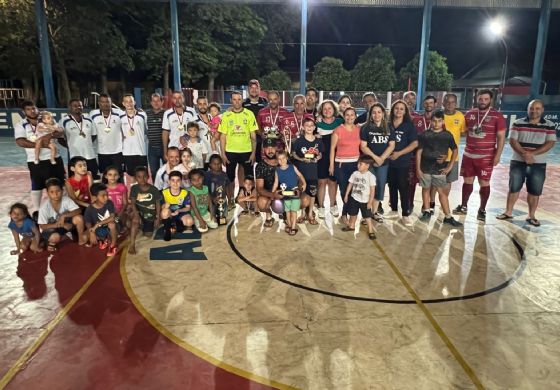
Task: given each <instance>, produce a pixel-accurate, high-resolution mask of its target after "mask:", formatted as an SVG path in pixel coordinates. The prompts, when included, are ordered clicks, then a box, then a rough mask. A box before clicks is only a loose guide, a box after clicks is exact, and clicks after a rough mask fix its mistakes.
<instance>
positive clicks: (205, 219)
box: [189, 169, 218, 233]
mask: <svg viewBox="0 0 560 390" xmlns="http://www.w3.org/2000/svg"><path fill="white" fill-rule="evenodd" d="M189 180H190V181H191V184H192V186H191V189H190V193H191V194H192V195H193V196H192V198H191V202H192V210H191V213H193V212H194V217H195V220H194V223H195V224H196V228H197V229H198V231H199V232H201V233H205V232H207V231H208V228H210V229H216V228H217V227H218V224H217V223H216V220H215V219H214V205H213V204H212V201H211V200H210V194H209V192H208V187H207V186H205V185H204V171H203V170H201V169H194V170H192V171H191V172H190V173H189Z"/></svg>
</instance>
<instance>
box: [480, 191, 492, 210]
mask: <svg viewBox="0 0 560 390" xmlns="http://www.w3.org/2000/svg"><path fill="white" fill-rule="evenodd" d="M479 194H480V209H481V210H486V204H487V203H488V198H490V186H486V187H480V191H479Z"/></svg>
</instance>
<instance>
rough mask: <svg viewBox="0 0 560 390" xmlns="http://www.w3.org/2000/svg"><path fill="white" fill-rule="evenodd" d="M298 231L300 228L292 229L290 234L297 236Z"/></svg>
mask: <svg viewBox="0 0 560 390" xmlns="http://www.w3.org/2000/svg"><path fill="white" fill-rule="evenodd" d="M297 232H298V229H290V233H289V235H290V236H295V235H296V234H297Z"/></svg>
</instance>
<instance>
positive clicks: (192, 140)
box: [180, 122, 208, 169]
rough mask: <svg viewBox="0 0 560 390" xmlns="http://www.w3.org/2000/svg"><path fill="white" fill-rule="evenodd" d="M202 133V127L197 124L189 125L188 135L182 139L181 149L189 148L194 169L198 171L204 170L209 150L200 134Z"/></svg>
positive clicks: (190, 123) (191, 123)
mask: <svg viewBox="0 0 560 390" xmlns="http://www.w3.org/2000/svg"><path fill="white" fill-rule="evenodd" d="M199 131H200V126H199V125H198V123H196V122H189V123H187V134H185V135H183V136H182V137H181V139H180V142H181V149H185V148H188V149H190V150H191V158H192V162H193V163H194V167H195V168H198V169H202V168H204V161H206V155H207V154H208V150H207V148H206V145H205V144H204V142H202V140H201V139H200V137H199V136H198V132H199Z"/></svg>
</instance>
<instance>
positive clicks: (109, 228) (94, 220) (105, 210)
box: [84, 183, 118, 257]
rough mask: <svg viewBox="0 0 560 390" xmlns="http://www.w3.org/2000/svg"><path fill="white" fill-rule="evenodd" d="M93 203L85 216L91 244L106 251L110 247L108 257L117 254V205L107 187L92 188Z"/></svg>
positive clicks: (98, 185) (95, 184)
mask: <svg viewBox="0 0 560 390" xmlns="http://www.w3.org/2000/svg"><path fill="white" fill-rule="evenodd" d="M91 195H92V197H93V203H92V204H90V205H89V206H88V208H87V209H86V211H85V214H84V220H85V223H86V227H87V228H88V229H89V243H90V244H91V245H96V244H98V243H99V249H101V250H104V249H105V248H107V246H109V250H108V251H107V257H111V256H114V255H116V254H117V235H118V230H117V224H116V223H115V205H114V204H113V202H112V201H111V200H110V199H109V194H108V193H107V186H106V185H105V184H103V183H94V184H93V185H92V186H91Z"/></svg>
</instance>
